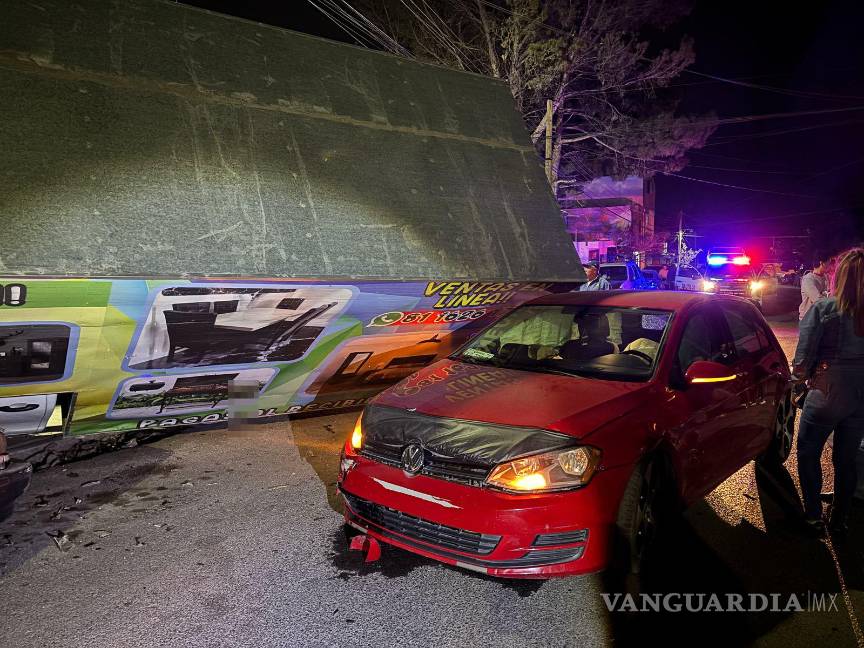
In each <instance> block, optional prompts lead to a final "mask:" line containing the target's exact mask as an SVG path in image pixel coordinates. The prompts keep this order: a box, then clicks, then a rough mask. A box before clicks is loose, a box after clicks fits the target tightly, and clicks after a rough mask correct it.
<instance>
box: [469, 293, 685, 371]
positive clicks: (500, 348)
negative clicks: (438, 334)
mask: <svg viewBox="0 0 864 648" xmlns="http://www.w3.org/2000/svg"><path fill="white" fill-rule="evenodd" d="M671 318H672V314H671V313H670V312H668V311H660V310H648V309H642V308H606V307H600V306H573V305H571V306H562V305H548V306H546V305H543V306H523V307H521V308H517V309H516V310H515V311H513V312H512V313H510V314H509V315H507V316H505V317H503V318H502V319H501V320H499V321H498V322H496V323H495V324H492V325H491V326H490V327H489V328H487V329H486V330H485V331H483V332H482V333H480V335H478V336H477V338H475V339H474V340H473V341H472V342H471V343H469V344H468V345H467V346H466V347H464V348H463V349H462V350H461V351H459V352H458V353H456V354H455V355H454V356H452V357H453V358H454V359H457V360H462V361H464V362H472V363H477V364H488V365H491V366H495V367H506V368H511V369H521V370H525V371H541V372H548V373H564V374H571V375H575V376H589V377H595V378H603V379H607V380H646V379H648V378H650V376H651V375H652V373H653V372H654V367H655V365H656V363H657V358H658V357H659V353H660V346H661V343H662V341H663V336H664V333H665V332H666V329H667V327H668V325H669V321H670V320H671Z"/></svg>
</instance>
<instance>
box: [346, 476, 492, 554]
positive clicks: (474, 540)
mask: <svg viewBox="0 0 864 648" xmlns="http://www.w3.org/2000/svg"><path fill="white" fill-rule="evenodd" d="M342 493H343V495H344V496H345V501H346V502H347V503H348V506H349V507H350V508H351V510H352V511H353V512H354V513H356V514H357V515H359V516H360V517H362V518H365V519H366V520H368V521H369V522H372V523H374V524H376V525H378V526H380V527H381V528H383V529H386V530H388V531H393V532H395V533H399V534H401V535H404V536H407V537H409V538H414V539H415V540H420V541H422V542H428V543H429V544H434V545H437V546H439V547H444V548H447V549H455V550H456V551H463V552H465V553H473V554H478V555H485V554H489V553H491V552H492V551H493V550H494V549H495V547H497V546H498V542H499V541H500V540H501V536H499V535H489V534H486V533H475V532H473V531H465V530H463V529H456V528H454V527H449V526H444V525H443V524H436V523H434V522H429V521H428V520H423V519H421V518H418V517H414V516H413V515H407V514H405V513H402V512H401V511H397V510H396V509H391V508H388V507H386V506H381V505H380V504H375V503H374V502H369V501H368V500H364V499H360V498H359V497H356V496H355V495H351V494H349V493H346V492H345V491H342Z"/></svg>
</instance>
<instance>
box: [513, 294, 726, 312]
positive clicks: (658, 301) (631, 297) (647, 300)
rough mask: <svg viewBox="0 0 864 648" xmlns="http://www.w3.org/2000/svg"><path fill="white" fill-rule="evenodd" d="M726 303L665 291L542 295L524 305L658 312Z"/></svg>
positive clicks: (704, 297) (709, 298)
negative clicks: (710, 303) (613, 308)
mask: <svg viewBox="0 0 864 648" xmlns="http://www.w3.org/2000/svg"><path fill="white" fill-rule="evenodd" d="M718 299H725V297H724V296H719V295H708V294H703V293H697V292H688V291H671V290H669V291H666V290H590V291H583V292H567V293H555V294H551V295H544V296H543V297H538V298H537V299H533V300H531V301H530V302H527V304H531V305H534V304H540V305H542V304H550V305H566V306H569V305H580V306H610V307H617V308H657V309H660V310H671V311H681V310H684V309H685V308H687V307H689V306H690V305H691V304H697V303H701V302H707V301H709V300H711V301H716V300H718Z"/></svg>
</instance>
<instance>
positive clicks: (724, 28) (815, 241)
mask: <svg viewBox="0 0 864 648" xmlns="http://www.w3.org/2000/svg"><path fill="white" fill-rule="evenodd" d="M187 4H194V5H197V6H200V7H204V8H207V9H211V10H213V11H218V12H221V13H227V14H232V15H236V16H240V17H243V18H248V19H251V20H257V21H260V22H263V23H268V24H272V25H277V26H280V27H285V28H288V29H294V30H296V31H301V32H306V33H310V34H315V35H318V36H323V37H325V38H332V39H336V40H342V41H345V42H353V41H352V40H351V39H350V37H348V36H346V35H345V34H344V33H343V32H342V31H341V30H340V29H339V28H338V27H337V26H335V25H334V24H332V23H331V22H329V20H328V19H326V18H324V17H322V16H321V14H320V13H319V12H318V11H317V10H316V9H315V8H314V7H313V6H312V5H310V4H309V3H308V2H305V0H292V2H290V3H277V2H271V1H265V0H247V1H245V2H238V1H236V0H213V1H208V0H193V1H190V2H187ZM799 6H806V10H805V9H803V8H802V9H799V8H798V6H796V5H795V4H794V3H788V2H764V1H762V2H760V1H755V2H754V1H753V0H748V1H746V2H745V1H740V0H727V1H726V2H713V1H709V0H703V1H701V2H696V3H694V9H693V11H692V13H691V15H690V16H689V17H688V18H687V19H686V20H685V21H684V22H683V23H682V24H681V25H680V27H679V28H678V29H677V30H676V33H675V34H673V36H674V35H677V34H689V35H691V36H693V37H694V38H695V43H696V53H697V59H696V63H695V64H694V65H693V66H692V68H691V70H692V71H693V72H698V73H704V74H710V75H713V76H718V77H723V78H726V79H732V80H735V81H740V82H744V83H750V84H757V85H759V86H766V88H748V87H742V86H738V85H734V84H731V83H727V82H721V81H715V80H712V79H708V78H705V77H702V76H698V75H697V74H694V73H685V74H683V75H682V76H681V77H680V78H679V79H678V80H677V81H676V84H675V85H676V87H675V88H674V90H673V91H674V92H680V93H681V96H682V98H683V103H682V109H683V110H685V111H688V112H694V113H703V112H707V111H714V112H715V113H717V114H718V115H719V116H720V117H739V116H750V115H766V114H773V113H790V112H801V111H818V110H835V109H843V108H856V107H864V3H860V2H853V1H852V0H849V1H845V0H844V1H836V2H814V3H809V4H808V5H799ZM770 88H775V89H776V90H772V89H770ZM679 175H682V176H688V177H691V178H696V179H698V180H702V181H704V182H697V181H693V180H686V179H683V178H679V177H670V176H664V177H660V178H658V181H657V221H658V227H657V229H658V230H663V229H673V228H674V227H676V226H677V220H678V214H679V212H680V211H681V210H683V212H684V219H685V226H686V227H689V228H693V229H694V230H695V231H696V232H697V233H699V234H700V235H702V236H703V238H700V239H694V240H693V242H694V243H695V244H696V246H697V247H703V248H706V247H711V246H712V245H722V244H740V245H745V246H747V248H748V251H750V250H752V253H753V255H754V256H757V257H763V258H764V257H767V256H769V255H770V252H769V251H768V247H769V245H770V239H768V238H761V237H768V236H810V237H811V238H810V239H809V240H807V239H800V240H798V241H797V242H798V244H799V247H803V248H804V249H810V246H812V247H815V248H819V249H821V250H823V251H826V252H829V253H831V252H834V251H836V250H838V249H840V248H841V247H846V246H849V245H850V244H852V243H858V242H860V241H862V240H864V186H862V183H861V179H862V177H864V110H857V111H854V110H853V111H847V112H835V113H833V114H831V113H829V114H824V115H812V116H794V117H788V118H777V119H769V120H765V121H756V122H752V123H746V124H741V125H732V126H722V127H721V128H719V129H718V130H717V132H716V133H715V134H714V136H712V138H711V140H709V142H708V146H706V147H705V148H704V149H702V150H700V151H695V152H694V153H693V154H692V156H691V165H690V166H689V167H687V168H686V169H684V170H683V171H681V172H680V174H679ZM709 183H717V184H709ZM720 185H734V186H735V187H736V188H732V187H723V186H720ZM753 189H758V190H759V191H752V190H753ZM793 242H795V241H794V240H791V239H790V240H787V243H793Z"/></svg>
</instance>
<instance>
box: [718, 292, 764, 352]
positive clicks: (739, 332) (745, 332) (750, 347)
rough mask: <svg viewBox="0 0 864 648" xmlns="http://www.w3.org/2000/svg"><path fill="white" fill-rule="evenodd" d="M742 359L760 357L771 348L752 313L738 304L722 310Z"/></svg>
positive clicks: (736, 350)
mask: <svg viewBox="0 0 864 648" xmlns="http://www.w3.org/2000/svg"><path fill="white" fill-rule="evenodd" d="M721 310H722V311H723V316H724V318H725V319H726V324H728V326H729V331H730V333H731V334H732V341H733V342H734V344H735V352H736V353H737V354H738V355H739V356H740V357H745V356H759V355H761V354H762V353H764V352H765V351H766V350H768V349H769V348H770V344H769V342H768V337H767V336H766V335H765V331H764V330H762V327H761V325H760V324H759V322H758V321H756V318H755V317H754V316H753V314H752V313H749V312H748V311H747V310H746V309H744V308H741V307H740V306H738V305H736V304H729V305H724V306H723V308H722V309H721Z"/></svg>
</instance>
